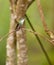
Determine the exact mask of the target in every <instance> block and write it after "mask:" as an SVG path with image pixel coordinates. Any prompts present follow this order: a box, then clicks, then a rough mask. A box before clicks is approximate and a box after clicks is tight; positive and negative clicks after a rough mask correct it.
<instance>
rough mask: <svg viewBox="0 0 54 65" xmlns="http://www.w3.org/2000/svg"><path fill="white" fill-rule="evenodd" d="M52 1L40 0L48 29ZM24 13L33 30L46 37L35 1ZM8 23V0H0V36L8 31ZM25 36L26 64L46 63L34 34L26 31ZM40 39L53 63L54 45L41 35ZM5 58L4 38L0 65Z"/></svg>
mask: <svg viewBox="0 0 54 65" xmlns="http://www.w3.org/2000/svg"><path fill="white" fill-rule="evenodd" d="M52 1H53V0H41V5H42V7H43V12H44V15H45V20H46V23H47V25H48V27H49V29H50V30H52ZM26 14H27V15H28V17H29V19H30V21H31V23H32V24H33V26H34V28H35V30H36V31H37V32H39V33H40V34H42V35H44V36H46V37H47V35H46V33H45V32H44V28H43V25H42V22H41V19H40V15H39V11H38V8H37V3H36V1H35V2H34V3H33V4H32V5H31V6H30V8H29V9H28V11H27V13H26ZM9 24H10V10H9V1H8V0H0V37H2V36H4V35H5V34H6V33H8V30H9ZM26 27H27V28H30V26H29V24H28V23H27V20H26ZM26 36H27V46H28V56H29V62H28V65H48V62H47V60H46V58H45V56H44V53H43V52H42V49H41V47H40V45H39V44H38V41H37V40H36V39H35V36H34V35H33V34H32V33H29V32H27V34H26ZM40 39H41V41H42V43H43V46H44V48H45V49H46V51H47V53H48V55H49V57H50V59H51V62H52V63H53V65H54V47H53V46H52V45H51V44H50V43H49V42H47V41H46V40H44V39H42V38H41V37H40ZM5 60H6V38H5V39H4V40H2V41H1V42H0V65H5Z"/></svg>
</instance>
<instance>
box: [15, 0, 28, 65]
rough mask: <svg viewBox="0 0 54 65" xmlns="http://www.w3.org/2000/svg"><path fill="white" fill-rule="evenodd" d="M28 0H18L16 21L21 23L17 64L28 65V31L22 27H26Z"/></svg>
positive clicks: (17, 35)
mask: <svg viewBox="0 0 54 65" xmlns="http://www.w3.org/2000/svg"><path fill="white" fill-rule="evenodd" d="M27 1H28V0H18V2H17V6H16V15H17V19H16V21H17V22H18V23H19V25H18V27H17V31H16V39H17V42H16V43H17V65H27V61H28V56H27V47H26V43H25V42H26V40H25V39H26V38H25V35H26V32H25V30H23V29H22V28H25V13H26V10H27V6H28V4H27Z"/></svg>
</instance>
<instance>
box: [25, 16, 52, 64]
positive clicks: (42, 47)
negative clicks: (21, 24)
mask: <svg viewBox="0 0 54 65" xmlns="http://www.w3.org/2000/svg"><path fill="white" fill-rule="evenodd" d="M25 16H26V19H27V21H28V23H29V25H30V27H31V29H32V30H33V31H34V32H35V29H34V27H33V26H32V24H31V22H30V20H29V18H28V16H27V15H25ZM34 35H35V37H36V39H37V40H38V42H39V45H40V47H41V49H42V51H43V53H44V54H45V57H46V59H47V61H48V63H49V65H52V63H51V60H50V58H49V56H48V54H47V52H46V50H45V49H44V46H43V44H42V42H41V40H40V38H39V37H38V35H36V34H34Z"/></svg>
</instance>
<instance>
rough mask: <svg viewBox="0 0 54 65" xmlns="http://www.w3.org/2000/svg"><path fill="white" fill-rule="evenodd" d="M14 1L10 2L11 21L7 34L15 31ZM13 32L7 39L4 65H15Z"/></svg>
mask: <svg viewBox="0 0 54 65" xmlns="http://www.w3.org/2000/svg"><path fill="white" fill-rule="evenodd" d="M14 2H15V1H14V0H10V11H11V21H10V29H9V33H10V32H12V31H14V30H15V27H16V23H15V18H16V16H15V14H14V12H15V8H14V6H15V5H14ZM15 46H16V45H15V32H13V33H11V34H9V36H8V39H7V46H6V49H7V53H6V54H7V58H6V65H16V48H15Z"/></svg>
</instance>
